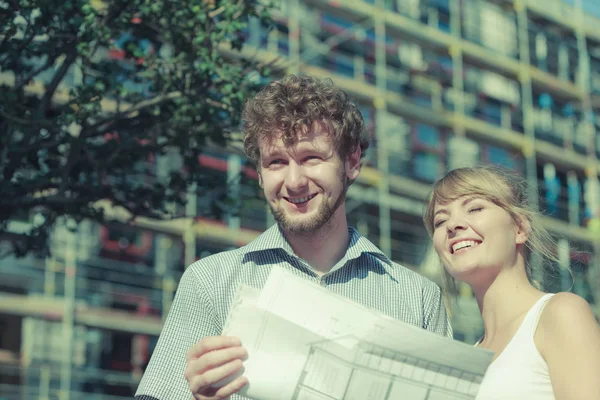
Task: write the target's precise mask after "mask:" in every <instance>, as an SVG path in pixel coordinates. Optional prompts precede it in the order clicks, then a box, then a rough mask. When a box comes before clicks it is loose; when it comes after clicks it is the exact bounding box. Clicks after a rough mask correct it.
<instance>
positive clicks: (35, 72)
mask: <svg viewBox="0 0 600 400" xmlns="http://www.w3.org/2000/svg"><path fill="white" fill-rule="evenodd" d="M55 60H56V57H50V56H48V61H46V62H45V63H44V65H42V66H41V67H39V68H37V69H34V70H33V72H31V73H30V74H29V75H27V76H26V77H25V78H23V79H22V80H21V81H20V82H19V84H18V85H15V87H14V88H13V90H14V91H15V92H18V91H19V90H21V89H22V88H23V86H25V85H27V83H28V82H29V81H30V80H32V79H33V78H34V77H35V76H36V75H38V74H39V73H40V72H42V71H45V70H46V69H48V68H49V67H50V66H51V65H52V64H53V63H54V61H55Z"/></svg>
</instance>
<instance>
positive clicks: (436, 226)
mask: <svg viewBox="0 0 600 400" xmlns="http://www.w3.org/2000/svg"><path fill="white" fill-rule="evenodd" d="M444 222H446V220H445V219H441V220H439V221H436V222H435V223H434V224H433V227H434V228H439V227H440V226H441V225H442V224H443V223H444Z"/></svg>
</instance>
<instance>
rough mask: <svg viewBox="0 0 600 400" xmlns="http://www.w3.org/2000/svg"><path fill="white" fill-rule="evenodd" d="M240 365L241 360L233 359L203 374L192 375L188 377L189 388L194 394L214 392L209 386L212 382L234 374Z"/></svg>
mask: <svg viewBox="0 0 600 400" xmlns="http://www.w3.org/2000/svg"><path fill="white" fill-rule="evenodd" d="M242 365H243V364H242V360H233V361H230V362H228V363H226V364H223V365H221V366H219V367H217V368H214V369H211V370H209V371H206V372H205V373H203V374H200V375H195V376H192V377H191V379H188V382H189V385H190V390H191V391H192V393H194V394H208V393H209V392H211V391H212V392H214V388H212V387H211V386H212V385H213V384H215V383H217V382H219V381H220V380H222V379H225V378H227V377H228V376H231V375H233V374H235V373H236V372H238V371H239V370H240V368H242ZM232 383H233V382H232ZM226 386H228V385H226ZM211 389H212V390H211Z"/></svg>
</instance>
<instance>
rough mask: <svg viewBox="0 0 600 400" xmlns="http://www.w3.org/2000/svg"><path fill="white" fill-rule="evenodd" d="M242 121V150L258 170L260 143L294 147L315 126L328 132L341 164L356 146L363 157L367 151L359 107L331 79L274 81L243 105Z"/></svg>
mask: <svg viewBox="0 0 600 400" xmlns="http://www.w3.org/2000/svg"><path fill="white" fill-rule="evenodd" d="M242 121H243V133H244V150H245V152H246V155H247V156H248V158H249V159H250V161H252V162H253V163H254V165H256V167H257V168H258V169H259V170H260V147H259V143H260V141H261V140H264V139H266V140H267V143H268V142H269V141H271V140H274V139H276V138H277V137H279V135H282V136H283V142H284V144H285V145H286V146H288V145H293V144H294V143H296V141H297V140H298V136H299V134H300V133H302V132H303V131H304V130H306V129H308V128H310V127H311V126H312V124H313V123H314V122H321V123H323V124H324V125H325V126H326V127H327V128H328V131H329V133H330V135H331V139H332V141H333V144H334V146H335V148H336V150H337V152H338V155H339V156H340V158H341V159H342V160H344V159H345V158H346V156H347V155H349V154H351V153H352V152H354V151H355V150H356V149H357V148H358V146H360V149H361V157H364V156H365V154H366V150H367V149H368V147H369V141H368V139H367V138H366V137H365V135H364V121H363V117H362V115H361V113H360V111H359V110H358V107H356V105H355V104H354V103H353V102H352V101H351V100H350V97H349V96H348V95H347V94H346V93H345V92H344V91H343V90H341V89H339V88H337V87H336V86H335V85H334V84H333V82H332V81H331V80H330V79H323V80H320V79H316V78H313V77H309V76H295V75H289V76H286V77H284V78H282V79H280V80H276V81H273V82H271V83H269V84H268V85H267V86H266V87H264V88H263V89H262V90H261V91H260V92H259V93H258V94H257V95H256V96H255V98H254V99H251V100H248V102H246V105H245V107H244V111H243V114H242Z"/></svg>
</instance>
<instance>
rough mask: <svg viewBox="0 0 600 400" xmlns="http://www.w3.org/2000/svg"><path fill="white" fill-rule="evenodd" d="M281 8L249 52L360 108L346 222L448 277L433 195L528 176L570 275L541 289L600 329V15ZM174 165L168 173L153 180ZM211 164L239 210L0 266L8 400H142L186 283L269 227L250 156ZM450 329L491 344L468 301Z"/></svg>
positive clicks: (569, 8) (66, 234)
mask: <svg viewBox="0 0 600 400" xmlns="http://www.w3.org/2000/svg"><path fill="white" fill-rule="evenodd" d="M281 3H282V4H281V7H280V8H279V10H278V11H277V12H275V13H274V14H273V18H274V24H273V25H272V26H264V25H262V24H261V23H260V22H258V21H254V22H253V23H251V24H250V27H249V29H248V30H247V38H246V39H247V46H246V47H245V50H244V52H245V53H246V55H248V56H253V57H258V58H260V59H261V60H262V61H265V62H273V65H274V67H275V68H276V69H278V71H279V73H297V74H309V75H313V76H316V77H320V78H324V77H329V78H331V79H333V81H334V82H335V83H336V84H337V85H338V86H340V87H341V88H343V89H344V90H345V91H347V92H348V93H349V94H351V95H352V96H353V97H354V99H355V100H356V102H357V103H358V104H359V106H360V109H361V110H362V113H363V116H364V117H365V120H366V123H367V129H368V130H369V132H370V133H371V136H372V138H373V140H372V141H373V142H372V147H371V149H370V150H369V153H368V157H367V159H366V160H365V165H364V168H363V170H362V172H361V175H360V178H359V179H358V181H357V182H356V183H355V184H354V185H353V186H352V187H351V188H350V190H349V193H348V201H347V211H348V217H349V221H350V224H351V225H353V226H355V227H357V229H358V230H359V231H360V232H361V233H362V234H363V235H365V236H367V237H368V238H369V239H370V240H371V241H373V242H374V243H375V244H377V245H378V246H379V247H380V248H381V249H382V250H383V251H384V252H385V253H386V254H388V255H389V256H390V257H391V258H392V259H393V260H394V261H396V262H398V263H400V264H403V265H405V266H407V267H409V268H411V269H414V270H416V271H418V272H420V273H422V274H424V275H426V276H428V277H430V278H432V279H434V280H439V278H438V277H439V268H440V267H439V265H438V263H437V262H436V259H435V257H434V256H433V255H432V253H431V251H430V246H429V238H428V235H427V232H426V231H425V228H424V226H423V223H422V220H421V215H422V212H423V206H424V199H425V197H426V195H427V194H428V192H429V190H430V187H431V184H432V182H434V181H435V180H436V179H437V178H439V177H440V176H441V175H442V174H443V173H444V172H445V171H447V170H448V169H452V168H455V167H459V166H465V165H475V164H481V163H494V164H498V165H501V166H503V167H506V168H509V169H513V170H516V171H518V172H520V173H522V174H523V175H524V176H526V177H527V180H528V182H529V185H530V186H531V201H533V202H534V203H536V204H537V205H538V206H539V209H540V210H542V211H543V213H544V215H545V216H544V217H543V224H544V226H545V227H546V228H547V229H548V230H549V231H550V233H552V234H553V235H554V236H555V237H556V239H557V241H558V244H559V245H558V246H557V250H556V251H557V256H558V259H559V260H560V262H559V265H558V266H557V268H556V270H557V271H558V273H557V274H553V275H552V276H537V277H536V278H537V279H538V280H540V281H541V282H543V283H544V284H545V286H546V289H547V290H549V291H560V290H572V291H574V292H576V293H578V294H579V295H581V296H582V297H584V298H585V299H587V300H588V301H589V302H590V304H592V307H593V308H594V310H595V312H596V315H600V266H599V262H600V185H599V181H598V175H599V172H600V162H599V160H598V158H599V157H600V135H599V134H598V133H599V130H600V5H598V4H597V3H596V2H594V1H587V2H586V1H582V0H575V1H574V2H573V1H570V2H565V1H559V0H544V1H539V0H514V1H512V0H494V1H484V0H460V1H459V0H397V1H396V0H364V1H361V0H305V1H300V0H281ZM593 3H595V4H593ZM223 51H225V52H227V51H228V50H227V49H226V48H223ZM116 56H118V55H116ZM231 56H232V57H234V56H239V55H236V54H231ZM168 162H169V159H168V158H164V159H159V160H156V161H155V165H154V168H155V171H156V173H157V174H160V173H161V171H162V169H164V168H165V163H168ZM199 162H200V163H201V164H202V165H204V166H205V167H206V168H211V169H213V170H215V171H218V174H219V176H220V179H222V183H223V187H228V188H229V190H230V191H233V193H237V195H238V196H239V197H240V198H243V199H244V202H243V205H242V207H241V208H240V210H239V212H236V213H231V214H226V215H225V216H224V217H223V218H222V219H221V220H213V219H209V218H205V217H202V218H201V217H198V215H204V214H205V212H204V211H205V209H206V207H207V204H209V202H210V200H211V196H212V195H213V194H214V196H218V195H219V193H216V192H215V193H208V194H207V195H206V196H203V197H198V198H196V197H190V198H189V199H188V200H189V201H188V204H187V206H186V207H187V209H186V215H187V216H188V218H186V219H180V220H175V221H169V222H160V223H158V222H154V221H150V220H144V219H139V220H137V222H136V224H135V225H131V224H127V225H126V224H119V223H117V222H115V223H113V224H107V225H103V226H99V225H96V224H93V223H91V222H83V223H81V224H80V225H79V226H78V228H77V232H76V233H74V232H72V231H71V230H70V229H68V228H69V227H68V226H59V227H57V232H56V233H55V235H54V238H55V239H54V240H53V243H52V248H53V250H52V257H51V258H36V257H35V256H33V255H32V256H29V257H26V258H21V259H11V258H8V259H4V260H2V261H1V262H0V276H2V279H1V280H0V399H2V400H4V399H11V400H12V399H19V400H25V399H27V400H29V399H34V398H35V399H38V398H39V399H55V398H60V399H64V400H67V399H80V398H81V399H86V400H90V399H96V398H98V399H119V398H131V396H132V395H133V393H134V392H135V388H136V387H137V384H138V382H139V379H140V377H141V376H142V373H143V371H144V368H145V366H146V364H147V363H148V360H149V357H150V355H151V353H152V350H153V348H154V345H155V343H156V340H157V338H158V335H159V333H160V330H161V326H162V321H163V318H164V317H165V316H166V314H167V312H168V310H169V307H170V304H171V301H172V299H173V295H174V292H175V290H176V288H177V283H178V280H179V278H180V276H181V274H182V272H183V270H184V268H185V267H186V266H187V265H189V264H191V263H192V262H194V261H195V260H197V259H200V258H202V257H205V256H206V255H209V254H213V253H215V252H220V251H223V250H228V249H231V248H234V247H237V246H241V245H244V244H246V243H248V242H249V241H251V240H252V239H254V238H255V237H256V236H258V235H259V234H260V233H261V232H262V231H263V230H265V229H266V228H267V227H268V226H270V225H271V224H272V223H273V221H272V219H271V217H270V215H269V213H268V211H267V208H266V205H265V202H264V200H262V199H261V198H260V196H259V189H258V185H257V174H256V171H255V170H254V169H253V168H252V166H251V165H250V164H249V163H248V162H247V160H246V159H245V158H244V157H243V156H242V155H241V153H239V152H236V151H224V150H218V149H212V150H210V151H207V152H206V153H205V154H204V155H203V156H202V157H200V159H199ZM239 176H241V179H235V180H234V181H235V183H234V184H231V182H232V179H233V178H234V177H239ZM115 217H117V216H115ZM32 218H34V216H27V217H25V218H23V220H15V221H11V223H10V229H11V230H13V231H15V232H19V231H22V230H24V229H27V228H28V227H29V226H30V224H31V223H32ZM116 219H118V218H116ZM569 270H571V271H572V273H570V272H569ZM453 326H454V330H455V338H456V339H458V340H464V341H466V342H468V343H473V342H475V340H476V339H477V338H478V336H479V335H480V334H481V333H482V332H483V330H482V325H481V323H480V322H479V314H478V310H477V307H476V304H475V302H474V299H473V298H472V294H471V292H470V290H469V288H468V287H466V286H465V287H461V288H460V297H459V299H458V306H457V308H456V309H455V313H454V321H453Z"/></svg>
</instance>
